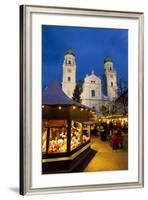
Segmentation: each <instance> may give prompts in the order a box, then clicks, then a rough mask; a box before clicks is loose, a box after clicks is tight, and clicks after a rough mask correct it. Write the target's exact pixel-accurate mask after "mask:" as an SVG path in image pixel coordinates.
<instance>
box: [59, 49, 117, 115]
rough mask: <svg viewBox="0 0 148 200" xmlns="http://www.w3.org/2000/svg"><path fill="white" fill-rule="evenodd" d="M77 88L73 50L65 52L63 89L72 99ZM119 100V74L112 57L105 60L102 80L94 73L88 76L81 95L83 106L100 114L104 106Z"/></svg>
mask: <svg viewBox="0 0 148 200" xmlns="http://www.w3.org/2000/svg"><path fill="white" fill-rule="evenodd" d="M84 70H85V69H84ZM75 87H76V61H75V54H74V52H73V51H72V49H68V50H67V51H66V52H65V56H64V63H63V79H62V89H63V91H64V92H65V94H67V96H69V97H70V98H72V97H73V92H74V89H75ZM116 98H117V74H116V71H115V69H114V67H113V62H112V59H111V58H110V57H107V58H105V59H104V75H103V79H102V80H101V79H100V77H99V76H97V75H96V74H95V72H94V71H92V74H91V75H88V74H87V75H86V77H85V79H84V82H83V90H82V93H81V99H82V102H81V103H82V104H84V105H87V106H89V107H91V108H94V109H96V111H98V112H99V110H100V107H101V106H102V105H106V104H107V103H108V102H110V101H113V100H114V99H116Z"/></svg>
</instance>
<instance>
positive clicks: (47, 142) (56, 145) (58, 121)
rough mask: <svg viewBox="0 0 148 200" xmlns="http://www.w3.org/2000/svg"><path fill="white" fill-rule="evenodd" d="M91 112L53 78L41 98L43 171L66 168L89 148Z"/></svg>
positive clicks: (72, 164)
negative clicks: (62, 88)
mask: <svg viewBox="0 0 148 200" xmlns="http://www.w3.org/2000/svg"><path fill="white" fill-rule="evenodd" d="M93 117H94V112H92V110H91V109H90V108H88V107H86V106H84V105H82V104H80V103H78V102H75V101H73V100H72V99H70V98H69V97H68V96H66V95H65V93H64V92H63V91H62V90H61V88H60V85H59V84H58V83H57V81H53V82H52V84H51V85H50V87H48V88H47V89H46V90H45V91H44V93H43V98H42V173H43V174H44V173H51V172H68V171H73V170H74V168H75V167H76V166H77V165H78V164H79V163H80V162H82V161H83V159H84V158H85V157H86V156H87V155H88V153H89V152H90V144H91V143H90V125H89V124H88V125H86V123H85V122H86V121H89V120H90V119H91V120H92V119H93Z"/></svg>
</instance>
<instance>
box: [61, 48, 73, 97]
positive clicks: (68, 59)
mask: <svg viewBox="0 0 148 200" xmlns="http://www.w3.org/2000/svg"><path fill="white" fill-rule="evenodd" d="M75 87H76V62H75V54H74V52H73V51H72V49H68V50H67V51H66V52H65V56H64V63H63V80H62V89H63V91H64V92H65V94H66V95H67V96H69V97H70V98H72V97H73V92H74V89H75Z"/></svg>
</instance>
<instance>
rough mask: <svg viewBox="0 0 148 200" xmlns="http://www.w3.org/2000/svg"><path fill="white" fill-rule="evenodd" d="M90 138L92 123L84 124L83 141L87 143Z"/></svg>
mask: <svg viewBox="0 0 148 200" xmlns="http://www.w3.org/2000/svg"><path fill="white" fill-rule="evenodd" d="M88 140H90V125H87V124H83V128H82V142H83V143H85V142H87V141H88Z"/></svg>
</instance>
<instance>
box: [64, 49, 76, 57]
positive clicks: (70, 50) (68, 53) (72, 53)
mask: <svg viewBox="0 0 148 200" xmlns="http://www.w3.org/2000/svg"><path fill="white" fill-rule="evenodd" d="M65 55H73V56H75V54H74V52H73V50H72V49H67V51H66V52H65Z"/></svg>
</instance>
